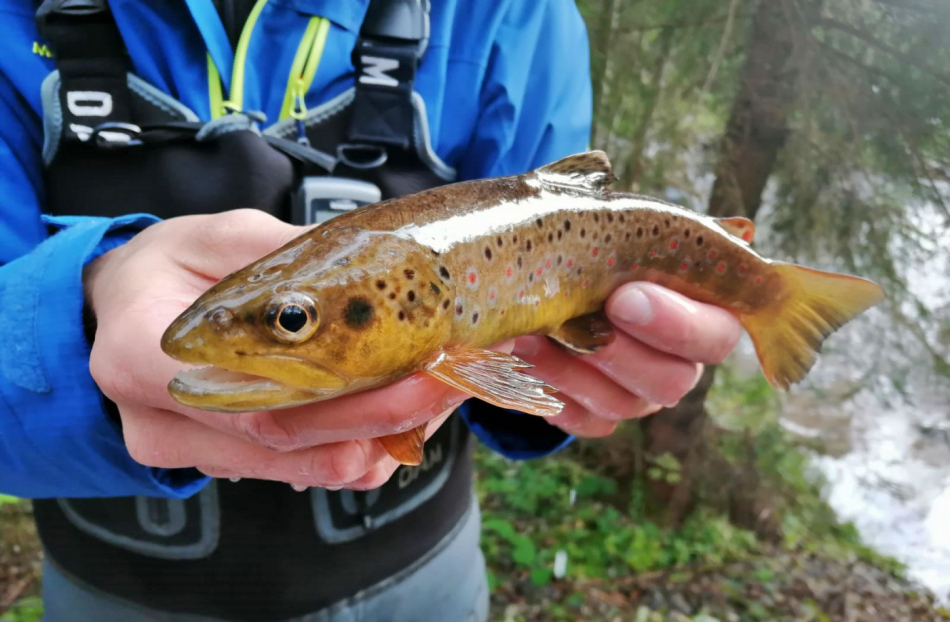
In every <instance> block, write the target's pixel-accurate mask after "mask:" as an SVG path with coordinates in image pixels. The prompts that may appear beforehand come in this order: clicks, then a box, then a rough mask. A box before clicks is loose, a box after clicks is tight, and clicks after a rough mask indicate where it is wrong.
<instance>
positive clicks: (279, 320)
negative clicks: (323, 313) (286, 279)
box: [266, 294, 318, 342]
mask: <svg viewBox="0 0 950 622" xmlns="http://www.w3.org/2000/svg"><path fill="white" fill-rule="evenodd" d="M317 320H318V318H317V309H316V306H315V305H314V304H313V301H312V300H311V299H310V298H308V297H307V296H304V295H303V294H290V295H288V296H285V297H283V298H281V299H280V300H277V301H275V302H274V303H273V304H272V305H271V306H270V308H269V309H268V311H267V318H266V321H267V325H268V326H269V327H270V329H271V331H272V332H273V333H274V335H275V336H276V337H277V338H278V339H280V340H282V341H289V342H300V341H304V340H306V339H308V338H309V337H310V336H311V335H313V333H314V332H315V331H316V330H317V324H318V321H317Z"/></svg>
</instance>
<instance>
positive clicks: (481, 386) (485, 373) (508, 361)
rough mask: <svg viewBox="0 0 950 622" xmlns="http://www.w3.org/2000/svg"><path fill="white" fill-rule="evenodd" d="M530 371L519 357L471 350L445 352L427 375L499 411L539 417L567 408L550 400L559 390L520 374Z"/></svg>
mask: <svg viewBox="0 0 950 622" xmlns="http://www.w3.org/2000/svg"><path fill="white" fill-rule="evenodd" d="M530 367H531V365H529V364H528V363H525V362H524V361H522V360H521V359H519V358H518V357H516V356H512V355H510V354H505V353H504V352H495V351H493V350H480V349H475V348H472V349H458V350H450V351H445V352H442V353H440V354H439V356H438V357H437V358H436V359H435V360H434V361H433V362H432V363H430V364H429V366H428V367H427V368H426V370H425V371H426V373H428V374H429V375H430V376H433V377H434V378H438V379H439V380H441V381H442V382H444V383H446V384H448V385H450V386H453V387H455V388H456V389H458V390H460V391H464V392H465V393H468V394H469V395H472V396H474V397H477V398H478V399H480V400H482V401H485V402H488V403H489V404H494V405H495V406H498V407H499V408H507V409H511V410H519V411H521V412H525V413H528V414H531V415H537V416H539V417H551V416H554V415H557V414H558V413H560V412H561V409H562V408H564V403H563V402H561V401H560V400H558V399H556V398H554V397H552V396H551V393H555V392H557V389H555V388H554V387H552V386H550V385H548V384H546V383H545V382H544V381H543V380H541V379H539V378H535V377H534V376H530V375H528V374H524V373H521V372H520V371H518V370H519V369H527V368H530Z"/></svg>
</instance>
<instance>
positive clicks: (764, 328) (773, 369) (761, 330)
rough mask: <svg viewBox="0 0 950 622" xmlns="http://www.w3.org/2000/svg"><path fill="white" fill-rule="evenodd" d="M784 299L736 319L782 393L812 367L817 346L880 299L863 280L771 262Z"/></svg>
mask: <svg viewBox="0 0 950 622" xmlns="http://www.w3.org/2000/svg"><path fill="white" fill-rule="evenodd" d="M773 266H774V269H775V270H776V272H777V273H778V274H779V276H780V278H781V280H782V284H783V287H782V291H783V292H784V295H782V296H780V298H779V299H777V300H775V301H774V302H773V303H771V304H769V305H768V306H766V307H765V308H763V309H762V310H760V311H758V312H756V313H748V314H740V315H739V319H740V321H741V322H742V325H743V326H744V327H745V329H746V331H747V332H748V333H749V336H750V337H751V338H752V342H753V343H754V344H755V350H756V354H758V357H759V363H760V364H761V365H762V372H763V373H764V374H765V377H766V378H767V379H768V381H769V383H770V384H771V385H772V386H773V387H776V388H778V389H781V390H785V389H788V387H789V386H790V385H792V384H794V383H796V382H799V381H800V380H802V378H804V377H805V375H806V374H807V373H808V371H809V370H810V369H811V368H812V366H813V365H814V364H815V361H816V360H817V358H818V353H819V352H820V351H821V344H822V343H823V342H824V340H825V339H826V338H827V337H828V336H829V335H831V333H833V332H834V331H836V330H838V329H839V328H841V327H842V326H843V325H844V324H846V323H847V322H849V321H850V320H852V319H854V318H855V317H856V316H858V315H859V314H861V313H862V312H864V311H865V310H867V309H869V308H870V307H872V306H874V305H876V304H877V303H879V302H881V301H882V300H883V299H884V290H883V289H882V288H881V286H880V285H878V284H877V283H874V282H872V281H868V280H867V279H862V278H859V277H854V276H849V275H845V274H836V273H832V272H822V271H820V270H813V269H811V268H805V267H802V266H797V265H794V264H789V263H778V262H776V263H774V264H773Z"/></svg>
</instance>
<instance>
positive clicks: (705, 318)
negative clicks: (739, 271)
mask: <svg viewBox="0 0 950 622" xmlns="http://www.w3.org/2000/svg"><path fill="white" fill-rule="evenodd" d="M606 313H607V317H608V319H610V321H611V323H612V324H613V326H614V330H615V332H616V339H615V340H614V341H613V342H612V343H611V344H609V345H608V346H605V347H603V348H601V349H600V350H598V351H597V352H594V353H593V354H584V355H577V354H574V353H571V352H568V351H567V350H565V349H563V348H561V347H560V346H557V345H555V344H554V343H553V342H551V341H550V340H549V339H547V338H546V337H537V336H531V337H519V338H518V339H517V340H516V345H515V350H514V352H513V353H514V355H515V356H518V357H519V358H522V359H524V360H525V361H526V362H528V363H531V364H533V365H534V366H535V367H533V368H532V369H529V370H526V371H527V373H530V374H531V375H533V376H537V377H538V378H541V379H542V380H544V381H545V382H547V383H548V384H550V385H551V386H553V387H555V388H556V389H558V394H557V398H558V399H559V400H561V401H563V402H564V403H565V407H564V410H563V411H561V413H560V414H559V415H557V416H555V417H551V418H549V419H547V421H548V422H549V423H551V424H553V425H556V426H558V427H559V428H561V429H563V430H564V431H565V432H568V433H569V434H573V435H575V436H581V437H601V436H607V435H609V434H611V433H613V431H614V430H615V429H616V427H617V425H618V424H619V423H620V422H621V421H624V420H626V419H636V418H638V417H644V416H646V415H650V414H653V413H655V412H657V411H658V410H660V409H661V408H664V407H669V406H673V405H674V404H676V403H677V402H678V401H679V400H680V399H682V397H683V396H684V395H686V393H688V392H689V391H690V390H691V389H692V388H693V387H694V386H695V385H696V383H697V382H698V381H699V377H700V376H701V375H702V372H703V364H704V363H707V364H714V363H720V362H722V361H723V359H725V357H726V356H727V355H728V354H729V353H730V352H731V351H732V350H733V349H734V348H735V346H736V344H737V343H738V341H739V337H740V336H741V334H742V326H741V324H739V321H738V320H737V319H736V318H735V317H734V316H733V315H732V314H730V313H729V312H728V311H725V310H724V309H721V308H719V307H715V306H712V305H707V304H703V303H699V302H696V301H694V300H690V299H688V298H686V297H684V296H681V295H679V294H677V293H676V292H673V291H671V290H669V289H667V288H664V287H661V286H659V285H656V284H653V283H644V282H637V283H628V284H626V285H623V286H621V287H619V288H618V289H617V290H616V291H615V292H614V293H613V294H612V295H611V296H610V298H608V300H607V303H606Z"/></svg>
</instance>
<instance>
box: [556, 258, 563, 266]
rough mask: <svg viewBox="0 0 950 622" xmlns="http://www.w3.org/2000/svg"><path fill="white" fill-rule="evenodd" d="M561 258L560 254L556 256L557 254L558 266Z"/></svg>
mask: <svg viewBox="0 0 950 622" xmlns="http://www.w3.org/2000/svg"><path fill="white" fill-rule="evenodd" d="M561 259H562V257H561V256H560V255H558V256H557V265H559V266H560V265H561Z"/></svg>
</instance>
